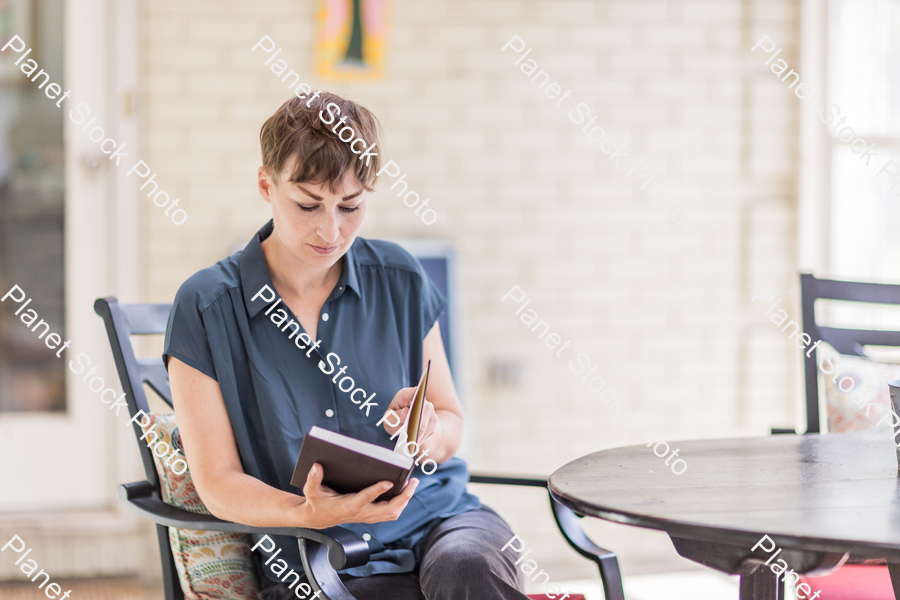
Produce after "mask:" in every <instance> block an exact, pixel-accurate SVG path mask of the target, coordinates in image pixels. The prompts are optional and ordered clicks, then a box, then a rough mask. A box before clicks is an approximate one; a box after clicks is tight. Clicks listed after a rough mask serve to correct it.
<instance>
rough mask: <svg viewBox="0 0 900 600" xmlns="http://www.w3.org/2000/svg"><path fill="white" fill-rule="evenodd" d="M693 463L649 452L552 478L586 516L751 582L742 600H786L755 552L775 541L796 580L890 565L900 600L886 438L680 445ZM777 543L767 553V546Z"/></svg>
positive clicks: (604, 459)
mask: <svg viewBox="0 0 900 600" xmlns="http://www.w3.org/2000/svg"><path fill="white" fill-rule="evenodd" d="M669 445H670V447H671V448H672V449H675V448H680V449H681V451H680V454H679V456H680V457H682V458H684V460H685V461H686V462H687V463H688V469H687V471H686V472H684V473H683V474H682V475H675V474H674V473H673V472H672V471H671V469H670V468H669V467H667V466H665V464H664V459H661V458H658V457H656V456H655V455H654V454H653V450H652V448H648V447H646V446H644V445H638V446H627V447H624V448H613V449H611V450H603V451H600V452H594V453H593V454H589V455H587V456H584V457H582V458H579V459H577V460H574V461H572V462H570V463H569V464H567V465H565V466H564V467H562V468H560V469H558V470H557V471H556V472H554V473H553V475H551V476H550V482H549V487H550V492H551V494H552V495H553V497H554V498H556V499H557V500H558V501H559V502H561V503H562V504H564V505H566V506H568V507H569V508H571V509H572V510H574V511H575V512H576V513H578V514H581V515H590V516H594V517H599V518H601V519H606V520H609V521H615V522H617V523H624V524H626V525H635V526H637V527H647V528H650V529H659V530H662V531H665V532H666V533H668V534H669V537H670V538H671V539H672V543H673V544H674V545H675V549H676V550H677V551H678V553H679V554H681V555H682V556H684V557H685V558H689V559H691V560H693V561H696V562H698V563H700V564H703V565H706V566H708V567H711V568H714V569H717V570H719V571H722V572H725V573H730V574H739V575H741V598H742V600H743V599H747V598H754V599H760V600H768V599H779V598H781V597H782V596H781V589H782V586H780V585H778V584H777V581H778V579H777V576H776V575H775V573H774V572H772V571H771V570H770V568H769V567H764V566H763V563H764V561H765V560H766V559H767V558H768V557H769V556H771V553H764V552H761V549H757V550H756V551H755V552H751V550H750V549H751V547H753V546H754V545H755V544H756V543H757V542H758V541H760V539H761V538H762V536H764V535H768V536H769V537H770V539H771V540H773V541H774V543H775V544H776V547H777V548H781V549H782V552H781V553H780V554H778V558H781V559H784V560H785V562H786V563H787V564H788V565H789V566H790V567H791V568H792V569H793V570H794V571H796V572H797V573H813V574H815V573H824V572H828V571H830V570H833V569H834V568H835V566H837V565H840V564H841V563H842V562H843V561H844V560H845V559H846V557H847V555H849V556H850V557H852V558H854V559H856V558H886V559H887V560H888V562H889V568H890V571H891V580H892V583H893V586H894V593H895V595H897V598H898V599H900V479H898V476H897V475H898V470H897V457H896V452H895V446H894V443H893V441H892V439H891V437H890V436H889V435H886V434H871V433H865V434H829V435H816V434H814V435H775V436H770V437H764V438H742V439H725V440H697V441H686V442H669ZM768 545H769V544H768V542H766V543H764V545H763V547H765V546H768Z"/></svg>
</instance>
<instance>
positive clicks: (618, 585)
mask: <svg viewBox="0 0 900 600" xmlns="http://www.w3.org/2000/svg"><path fill="white" fill-rule="evenodd" d="M550 508H551V510H552V511H553V518H554V519H555V520H556V525H557V526H558V527H559V531H560V533H562V535H563V538H565V540H566V541H567V542H568V543H569V545H570V546H572V548H574V549H575V551H576V552H578V553H579V554H580V555H582V556H584V557H585V558H588V559H590V560H592V561H594V562H595V563H597V568H598V569H599V570H600V582H601V583H602V584H603V595H604V598H606V600H625V590H624V588H623V587H622V574H621V572H620V571H619V559H618V558H617V556H616V553H615V552H612V551H611V550H607V549H605V548H601V547H600V546H598V545H597V544H595V543H594V542H593V541H591V539H590V538H589V537H588V536H587V534H585V533H584V530H583V529H581V523H579V522H578V515H576V514H575V512H574V511H573V510H572V509H571V508H569V507H568V506H564V505H563V504H560V503H559V502H557V501H556V500H555V499H554V498H553V496H552V495H551V496H550Z"/></svg>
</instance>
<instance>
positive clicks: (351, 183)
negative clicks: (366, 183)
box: [259, 167, 368, 269]
mask: <svg viewBox="0 0 900 600" xmlns="http://www.w3.org/2000/svg"><path fill="white" fill-rule="evenodd" d="M289 176H290V170H288V169H285V171H284V173H282V174H281V177H280V183H277V184H276V183H274V182H273V181H272V179H271V177H269V175H268V173H266V171H265V169H264V168H263V167H260V168H259V193H260V195H261V196H262V197H263V199H264V200H265V201H266V202H268V203H270V204H271V205H272V217H273V219H274V224H275V231H274V233H273V235H275V236H277V237H278V240H279V242H281V245H282V246H284V248H285V249H286V250H287V252H288V253H289V254H290V255H291V256H292V257H294V258H295V259H297V260H299V261H301V262H303V263H305V264H307V265H309V266H310V267H313V268H319V269H324V268H328V267H331V266H332V265H334V264H335V263H336V262H337V261H338V259H340V258H341V257H342V256H343V255H344V254H345V253H346V252H347V250H349V249H350V246H351V245H352V244H353V240H355V239H356V235H357V233H359V228H360V227H361V226H362V223H363V219H364V218H365V216H366V206H367V204H368V192H367V191H366V190H365V189H364V188H363V186H362V185H361V184H360V183H359V181H357V179H356V175H355V174H354V173H353V171H352V170H347V171H346V172H345V173H344V177H343V179H342V180H341V183H340V185H339V186H338V188H337V190H336V192H330V191H329V190H328V186H326V185H316V184H311V183H291V182H290V181H288V177H289Z"/></svg>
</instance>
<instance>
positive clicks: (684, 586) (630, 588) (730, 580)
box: [528, 571, 738, 600]
mask: <svg viewBox="0 0 900 600" xmlns="http://www.w3.org/2000/svg"><path fill="white" fill-rule="evenodd" d="M558 585H559V586H560V587H561V588H562V589H563V590H573V591H575V592H577V593H580V594H584V595H585V596H586V597H587V600H603V589H602V588H601V587H600V580H599V579H596V578H595V579H582V580H577V581H562V582H558ZM528 591H529V592H531V591H532V590H528ZM535 591H537V590H535ZM625 598H626V599H627V600H737V598H738V578H737V577H729V576H727V575H722V574H719V573H715V572H713V571H685V572H681V573H662V574H659V575H639V576H635V577H626V578H625Z"/></svg>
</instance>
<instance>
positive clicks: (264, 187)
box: [257, 167, 275, 204]
mask: <svg viewBox="0 0 900 600" xmlns="http://www.w3.org/2000/svg"><path fill="white" fill-rule="evenodd" d="M257 177H258V179H257V184H258V188H259V195H260V196H261V197H262V199H263V200H265V201H266V202H268V203H269V204H272V197H271V194H272V192H273V191H274V188H275V182H274V181H273V180H272V177H271V176H270V175H269V173H268V171H266V168H265V167H260V168H259V170H258V171H257Z"/></svg>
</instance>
